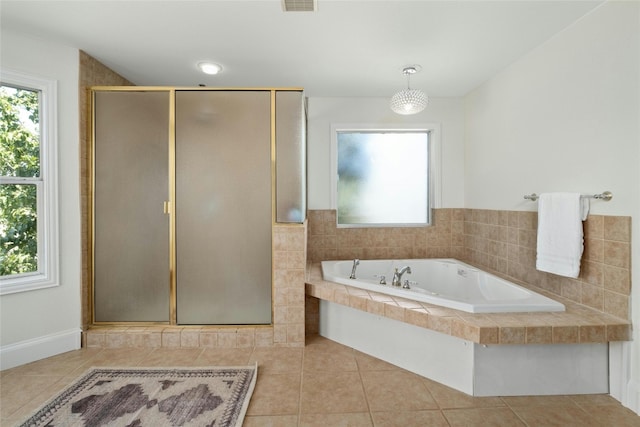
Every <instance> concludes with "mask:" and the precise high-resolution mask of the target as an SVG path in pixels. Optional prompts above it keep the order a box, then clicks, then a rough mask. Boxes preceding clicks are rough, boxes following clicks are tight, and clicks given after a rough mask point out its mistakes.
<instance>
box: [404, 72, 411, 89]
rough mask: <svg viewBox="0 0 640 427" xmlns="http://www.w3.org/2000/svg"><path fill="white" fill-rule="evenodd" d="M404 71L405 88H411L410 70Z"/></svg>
mask: <svg viewBox="0 0 640 427" xmlns="http://www.w3.org/2000/svg"><path fill="white" fill-rule="evenodd" d="M404 73H405V74H406V75H407V90H411V72H410V71H405V72H404Z"/></svg>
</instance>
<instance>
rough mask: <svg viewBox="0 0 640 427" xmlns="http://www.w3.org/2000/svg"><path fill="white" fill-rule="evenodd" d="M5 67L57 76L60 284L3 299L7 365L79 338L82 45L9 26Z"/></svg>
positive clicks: (1, 333)
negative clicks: (54, 41)
mask: <svg viewBox="0 0 640 427" xmlns="http://www.w3.org/2000/svg"><path fill="white" fill-rule="evenodd" d="M1 37H2V39H1V49H0V52H2V53H1V55H2V56H1V65H2V67H6V68H9V69H12V70H15V71H21V72H24V73H28V74H31V75H35V76H40V77H45V78H48V79H54V80H57V84H58V87H57V91H58V112H57V113H58V194H59V215H58V217H59V224H60V225H59V227H60V228H59V235H60V286H57V287H54V288H48V289H42V290H35V291H29V292H22V293H17V294H10V295H4V296H1V297H0V325H1V326H0V351H1V352H2V353H1V355H2V361H1V362H2V368H3V369H4V368H8V367H10V366H11V365H14V364H16V363H17V362H23V363H24V362H25V361H30V360H28V359H31V360H35V358H40V357H46V356H47V355H48V354H47V352H49V351H53V352H54V353H55V352H60V351H64V350H71V349H72V348H68V347H69V346H71V347H73V346H76V344H78V345H79V339H80V325H81V317H80V272H81V257H80V189H79V183H80V178H79V173H80V166H79V130H78V129H79V116H78V67H79V64H78V55H79V52H78V50H77V49H72V48H69V47H65V46H61V45H58V44H52V43H49V42H47V41H45V40H42V39H36V38H31V37H27V36H23V35H19V34H16V33H13V32H9V31H6V30H3V31H2V34H1Z"/></svg>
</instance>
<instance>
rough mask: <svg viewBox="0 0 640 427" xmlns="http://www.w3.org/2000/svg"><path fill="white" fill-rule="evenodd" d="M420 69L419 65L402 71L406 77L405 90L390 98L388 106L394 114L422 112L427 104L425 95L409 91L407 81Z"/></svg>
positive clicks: (427, 100)
mask: <svg viewBox="0 0 640 427" xmlns="http://www.w3.org/2000/svg"><path fill="white" fill-rule="evenodd" d="M421 69H422V67H421V66H419V65H408V66H406V67H404V68H403V69H402V74H404V75H405V76H407V88H406V89H403V90H401V91H400V92H398V93H396V94H395V95H393V96H392V97H391V101H390V103H389V105H390V106H391V110H392V111H393V112H394V113H398V114H403V115H409V114H416V113H419V112H420V111H422V110H424V109H425V108H426V107H427V104H428V103H429V98H427V95H426V94H425V93H424V92H423V91H421V90H419V89H411V86H410V84H409V80H410V78H411V75H412V74H415V73H417V72H418V71H420V70H421Z"/></svg>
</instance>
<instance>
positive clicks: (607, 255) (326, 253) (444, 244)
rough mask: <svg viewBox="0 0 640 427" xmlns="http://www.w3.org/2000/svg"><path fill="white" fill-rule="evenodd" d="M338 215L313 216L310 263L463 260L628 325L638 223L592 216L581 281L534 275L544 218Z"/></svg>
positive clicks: (472, 212)
mask: <svg viewBox="0 0 640 427" xmlns="http://www.w3.org/2000/svg"><path fill="white" fill-rule="evenodd" d="M335 215H336V214H335V211H334V210H314V211H309V215H308V217H309V235H308V241H309V248H308V260H309V261H311V262H319V261H323V260H330V259H354V258H360V259H402V258H457V259H459V260H461V261H464V262H467V263H469V264H473V265H476V266H478V267H481V268H482V269H483V270H486V271H488V272H490V273H494V274H496V275H498V276H501V277H503V278H505V279H507V280H510V281H513V282H515V283H518V284H523V285H525V286H533V287H534V288H541V289H543V290H546V291H548V292H550V293H551V294H552V295H553V297H562V298H565V299H568V300H570V301H573V302H575V303H578V304H582V305H585V306H587V307H589V308H592V309H593V310H595V311H598V312H602V313H606V314H609V315H612V316H615V317H618V318H621V319H629V295H630V294H631V272H630V253H631V247H630V245H631V244H630V242H631V218H630V217H616V216H602V215H590V216H589V217H588V218H587V220H586V221H585V223H584V229H585V251H584V255H583V262H582V268H581V272H580V276H579V277H578V278H577V279H570V278H565V277H561V276H557V275H554V274H550V273H544V272H540V271H537V270H536V269H535V255H536V249H535V248H536V236H537V232H536V230H537V213H536V212H524V211H497V210H483V209H435V210H434V221H433V226H431V227H422V228H411V227H406V228H402V227H398V228H337V227H336V216H335Z"/></svg>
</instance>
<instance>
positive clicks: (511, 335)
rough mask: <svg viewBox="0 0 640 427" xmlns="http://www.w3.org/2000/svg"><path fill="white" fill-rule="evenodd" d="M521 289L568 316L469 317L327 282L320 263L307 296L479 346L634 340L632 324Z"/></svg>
mask: <svg viewBox="0 0 640 427" xmlns="http://www.w3.org/2000/svg"><path fill="white" fill-rule="evenodd" d="M518 284H519V285H521V286H525V287H528V288H530V289H532V290H535V291H536V292H538V293H540V294H542V295H545V296H548V297H550V298H553V299H555V300H557V301H560V302H562V303H563V304H564V305H565V307H566V311H564V312H553V313H496V314H474V313H466V312H463V311H459V310H454V309H450V308H445V307H439V306H436V305H432V304H427V303H423V302H417V301H412V300H407V299H404V298H399V297H393V296H389V295H384V294H381V293H377V292H369V291H366V290H362V289H358V288H354V287H350V286H346V285H341V284H338V283H334V282H327V281H324V280H323V279H322V271H321V267H320V263H309V264H308V266H307V278H306V295H307V296H309V297H314V298H317V299H320V300H326V301H330V302H333V303H337V304H340V305H344V306H347V307H351V308H354V309H357V310H362V311H365V312H368V313H372V314H375V315H379V316H383V317H387V318H391V319H394V320H399V321H402V322H405V323H408V324H412V325H415V326H419V327H422V328H426V329H430V330H433V331H436V332H440V333H443V334H446V335H451V336H454V337H457V338H462V339H465V340H468V341H472V342H474V343H478V344H576V343H604V342H610V341H629V340H630V339H631V324H630V322H629V321H627V320H625V319H620V318H618V317H615V316H612V315H609V314H605V313H602V312H599V311H596V310H594V309H591V308H589V307H586V306H583V305H580V304H577V303H574V302H572V301H569V300H567V299H564V298H560V297H558V296H556V295H551V294H550V293H548V292H546V291H544V290H542V289H538V288H534V287H531V286H526V285H524V284H522V283H518Z"/></svg>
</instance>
